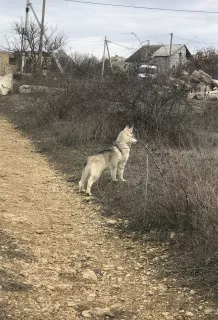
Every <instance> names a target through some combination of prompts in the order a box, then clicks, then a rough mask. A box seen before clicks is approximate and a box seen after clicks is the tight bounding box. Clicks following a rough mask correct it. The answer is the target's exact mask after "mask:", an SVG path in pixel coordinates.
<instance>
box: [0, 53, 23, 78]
mask: <svg viewBox="0 0 218 320" xmlns="http://www.w3.org/2000/svg"><path fill="white" fill-rule="evenodd" d="M18 69H19V63H18V60H17V57H16V55H15V54H14V53H13V52H9V51H0V75H4V74H7V73H10V72H16V71H18Z"/></svg>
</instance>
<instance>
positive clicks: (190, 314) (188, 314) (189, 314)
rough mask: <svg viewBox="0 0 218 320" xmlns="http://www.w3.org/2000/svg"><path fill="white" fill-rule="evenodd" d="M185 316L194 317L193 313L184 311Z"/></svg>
mask: <svg viewBox="0 0 218 320" xmlns="http://www.w3.org/2000/svg"><path fill="white" fill-rule="evenodd" d="M185 314H186V316H187V317H194V313H193V312H190V311H186V313H185Z"/></svg>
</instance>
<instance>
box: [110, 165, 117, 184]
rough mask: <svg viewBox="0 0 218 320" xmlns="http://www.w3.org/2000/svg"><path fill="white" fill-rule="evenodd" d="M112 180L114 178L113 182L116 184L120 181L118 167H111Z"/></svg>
mask: <svg viewBox="0 0 218 320" xmlns="http://www.w3.org/2000/svg"><path fill="white" fill-rule="evenodd" d="M111 178H112V181H114V182H117V181H118V179H117V166H112V167H111Z"/></svg>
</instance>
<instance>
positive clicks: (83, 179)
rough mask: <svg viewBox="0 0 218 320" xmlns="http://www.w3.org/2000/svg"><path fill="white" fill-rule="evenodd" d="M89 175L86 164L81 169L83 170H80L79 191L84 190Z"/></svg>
mask: <svg viewBox="0 0 218 320" xmlns="http://www.w3.org/2000/svg"><path fill="white" fill-rule="evenodd" d="M89 175H90V170H89V168H88V167H87V166H85V168H84V169H83V172H82V177H81V180H80V182H79V191H80V192H85V184H86V182H87V180H88V178H89Z"/></svg>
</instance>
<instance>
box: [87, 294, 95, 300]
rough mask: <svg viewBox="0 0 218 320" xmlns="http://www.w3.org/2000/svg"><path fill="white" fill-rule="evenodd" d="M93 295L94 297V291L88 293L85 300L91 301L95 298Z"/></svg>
mask: <svg viewBox="0 0 218 320" xmlns="http://www.w3.org/2000/svg"><path fill="white" fill-rule="evenodd" d="M95 297H96V294H95V293H94V292H93V293H90V294H89V295H88V297H87V301H93V300H95Z"/></svg>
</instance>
